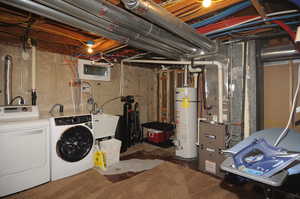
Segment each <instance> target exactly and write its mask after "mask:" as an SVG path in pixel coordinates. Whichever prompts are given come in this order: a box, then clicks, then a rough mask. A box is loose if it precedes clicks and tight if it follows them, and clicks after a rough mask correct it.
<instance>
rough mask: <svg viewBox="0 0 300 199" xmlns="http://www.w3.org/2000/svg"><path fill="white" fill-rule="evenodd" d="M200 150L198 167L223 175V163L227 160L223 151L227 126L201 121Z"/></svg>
mask: <svg viewBox="0 0 300 199" xmlns="http://www.w3.org/2000/svg"><path fill="white" fill-rule="evenodd" d="M198 125H199V138H198V139H199V151H198V168H199V170H200V171H203V172H206V173H210V174H212V175H215V176H218V177H221V178H222V177H223V176H224V173H223V172H222V171H221V170H220V165H221V163H222V162H223V161H224V160H225V157H224V155H223V154H222V153H221V152H222V150H223V149H225V148H226V144H225V143H226V140H225V139H226V133H227V126H226V125H224V124H212V123H209V122H205V121H199V123H198Z"/></svg>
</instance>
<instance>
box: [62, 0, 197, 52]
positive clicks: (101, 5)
mask: <svg viewBox="0 0 300 199" xmlns="http://www.w3.org/2000/svg"><path fill="white" fill-rule="evenodd" d="M64 1H65V2H68V3H70V4H73V5H75V6H77V7H79V8H81V9H83V10H86V11H87V12H89V13H91V14H93V15H95V16H98V17H101V18H104V19H106V20H109V21H111V22H113V23H114V24H117V25H119V26H122V27H125V28H127V29H129V30H131V31H133V32H137V33H139V34H140V35H144V36H145V37H149V38H152V39H154V40H156V41H159V42H161V43H164V44H167V45H170V46H172V47H173V48H175V49H178V50H181V51H183V52H184V54H199V52H200V51H199V49H197V48H196V46H194V45H193V44H190V43H189V42H187V41H185V40H183V39H181V38H180V37H177V36H175V35H173V34H171V33H169V32H167V31H165V30H164V29H162V28H160V27H158V26H156V25H154V24H151V23H150V22H148V21H146V20H144V19H142V18H140V17H137V16H136V15H134V14H131V13H129V12H127V11H126V10H124V9H122V8H119V7H117V6H115V5H112V4H111V3H108V2H106V1H104V0H90V1H82V0H64Z"/></svg>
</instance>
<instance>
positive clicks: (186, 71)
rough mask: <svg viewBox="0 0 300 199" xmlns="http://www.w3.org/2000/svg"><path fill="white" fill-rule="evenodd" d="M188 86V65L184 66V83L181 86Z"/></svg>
mask: <svg viewBox="0 0 300 199" xmlns="http://www.w3.org/2000/svg"><path fill="white" fill-rule="evenodd" d="M187 86H188V65H185V66H184V83H183V87H187Z"/></svg>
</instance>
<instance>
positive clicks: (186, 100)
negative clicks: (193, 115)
mask: <svg viewBox="0 0 300 199" xmlns="http://www.w3.org/2000/svg"><path fill="white" fill-rule="evenodd" d="M190 101H191V100H190V99H189V98H187V97H185V98H183V99H182V102H181V107H182V108H189V107H190V104H191V102H190Z"/></svg>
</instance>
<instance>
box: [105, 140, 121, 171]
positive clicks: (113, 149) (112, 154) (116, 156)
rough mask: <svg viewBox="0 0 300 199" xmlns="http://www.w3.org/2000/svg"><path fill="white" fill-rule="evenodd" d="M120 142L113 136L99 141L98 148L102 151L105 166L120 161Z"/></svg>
mask: <svg viewBox="0 0 300 199" xmlns="http://www.w3.org/2000/svg"><path fill="white" fill-rule="evenodd" d="M121 144H122V142H121V141H120V140H118V139H115V138H112V139H109V140H104V141H101V142H100V150H101V151H103V152H104V156H105V158H104V159H105V165H106V167H109V166H111V165H113V164H116V163H118V162H119V161H120V150H121Z"/></svg>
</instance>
